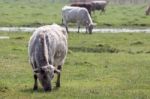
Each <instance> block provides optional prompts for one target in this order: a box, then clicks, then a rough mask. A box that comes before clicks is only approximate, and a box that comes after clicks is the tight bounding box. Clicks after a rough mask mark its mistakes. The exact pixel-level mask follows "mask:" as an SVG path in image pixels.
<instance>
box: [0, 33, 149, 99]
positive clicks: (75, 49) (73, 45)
mask: <svg viewBox="0 0 150 99" xmlns="http://www.w3.org/2000/svg"><path fill="white" fill-rule="evenodd" d="M0 35H5V36H10V39H9V40H7V39H6V40H0V45H1V47H0V99H41V98H43V99H49V98H51V99H149V98H150V72H149V71H150V66H149V64H150V54H149V53H150V46H149V45H150V39H149V38H150V34H145V33H141V34H140V33H139V34H132V33H121V34H109V33H108V34H99V33H95V34H92V35H86V34H77V33H70V34H69V39H68V43H69V52H68V55H67V58H66V62H65V64H64V67H63V71H62V81H61V84H62V86H61V88H59V89H55V87H54V86H55V81H54V80H53V88H54V89H53V90H52V92H47V93H45V92H44V91H43V90H42V88H41V87H40V88H39V90H38V91H37V92H33V91H32V87H33V77H32V69H31V66H30V65H29V63H28V55H27V43H28V40H29V37H30V36H31V33H5V32H1V33H0Z"/></svg>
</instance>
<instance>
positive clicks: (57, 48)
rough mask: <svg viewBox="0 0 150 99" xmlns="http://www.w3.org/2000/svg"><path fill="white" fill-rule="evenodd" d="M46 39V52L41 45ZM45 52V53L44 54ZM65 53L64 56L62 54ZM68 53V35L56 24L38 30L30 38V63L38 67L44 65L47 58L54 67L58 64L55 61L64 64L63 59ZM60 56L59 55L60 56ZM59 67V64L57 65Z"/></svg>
mask: <svg viewBox="0 0 150 99" xmlns="http://www.w3.org/2000/svg"><path fill="white" fill-rule="evenodd" d="M42 39H44V40H45V43H44V44H46V47H45V50H42V49H43V46H44V45H41V44H42V43H41V40H42ZM43 51H45V52H43ZM59 52H60V53H61V52H63V55H62V54H60V53H59ZM66 53H67V33H66V31H65V29H63V28H62V27H60V26H58V25H56V24H54V25H47V26H43V27H40V28H38V29H37V30H36V31H35V32H34V33H33V35H32V36H31V38H30V41H29V56H30V62H31V63H33V64H34V63H35V62H36V65H37V64H38V66H39V65H44V64H42V62H43V61H42V60H43V59H44V58H45V56H46V57H47V58H48V62H49V63H50V64H52V65H54V64H56V62H55V61H57V62H59V63H58V64H60V63H63V61H62V60H63V58H64V57H65V55H66ZM58 54H59V55H58ZM56 57H57V58H56ZM58 60H59V61H58ZM56 65H57V64H56Z"/></svg>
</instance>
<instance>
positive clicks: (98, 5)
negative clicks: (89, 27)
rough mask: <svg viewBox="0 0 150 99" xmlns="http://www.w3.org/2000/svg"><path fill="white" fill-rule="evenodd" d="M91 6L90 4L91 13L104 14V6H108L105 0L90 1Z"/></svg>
mask: <svg viewBox="0 0 150 99" xmlns="http://www.w3.org/2000/svg"><path fill="white" fill-rule="evenodd" d="M91 4H92V9H91V10H92V11H95V10H101V11H102V12H105V8H106V5H107V4H108V1H105V0H101V1H92V2H91Z"/></svg>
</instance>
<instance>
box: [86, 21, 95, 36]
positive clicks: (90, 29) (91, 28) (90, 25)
mask: <svg viewBox="0 0 150 99" xmlns="http://www.w3.org/2000/svg"><path fill="white" fill-rule="evenodd" d="M94 26H96V24H95V23H92V24H89V25H88V32H89V34H92V30H93V27H94Z"/></svg>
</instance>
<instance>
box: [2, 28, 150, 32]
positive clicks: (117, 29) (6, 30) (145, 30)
mask: <svg viewBox="0 0 150 99" xmlns="http://www.w3.org/2000/svg"><path fill="white" fill-rule="evenodd" d="M35 30H36V27H0V31H4V32H33V31H35ZM69 31H70V32H77V28H69ZM80 32H82V33H85V29H83V28H82V29H80ZM93 32H94V33H150V28H142V29H138V28H132V29H131V28H100V29H98V28H97V29H94V30H93Z"/></svg>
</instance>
